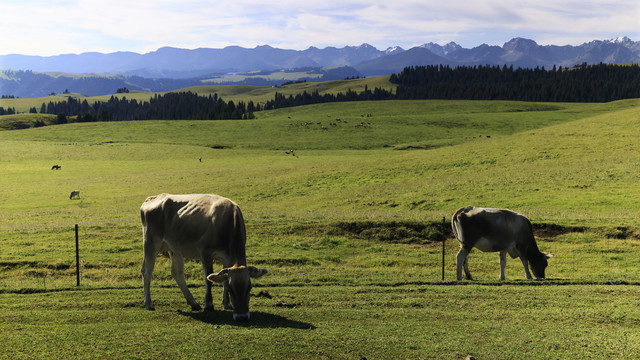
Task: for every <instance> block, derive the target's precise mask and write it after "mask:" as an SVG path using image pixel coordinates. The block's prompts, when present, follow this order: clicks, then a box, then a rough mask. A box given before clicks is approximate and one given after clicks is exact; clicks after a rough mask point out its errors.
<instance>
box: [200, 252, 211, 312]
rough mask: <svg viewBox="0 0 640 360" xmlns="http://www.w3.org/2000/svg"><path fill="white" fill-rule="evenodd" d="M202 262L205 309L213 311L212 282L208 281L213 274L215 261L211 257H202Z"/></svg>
mask: <svg viewBox="0 0 640 360" xmlns="http://www.w3.org/2000/svg"><path fill="white" fill-rule="evenodd" d="M200 259H201V261H202V268H203V270H204V284H205V293H204V309H205V310H213V296H211V286H212V284H211V281H209V280H207V277H208V276H209V275H211V274H212V273H213V259H212V258H211V257H208V256H205V255H202V256H201V257H200Z"/></svg>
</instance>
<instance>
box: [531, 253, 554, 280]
mask: <svg viewBox="0 0 640 360" xmlns="http://www.w3.org/2000/svg"><path fill="white" fill-rule="evenodd" d="M552 256H553V255H551V254H547V253H543V252H540V254H539V255H537V256H534V257H532V258H530V259H529V267H530V268H531V272H533V276H535V277H536V278H538V279H544V270H545V269H546V268H547V266H548V265H549V263H548V262H547V259H548V258H550V257H552Z"/></svg>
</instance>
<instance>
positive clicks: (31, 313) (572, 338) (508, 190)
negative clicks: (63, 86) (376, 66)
mask: <svg viewBox="0 0 640 360" xmlns="http://www.w3.org/2000/svg"><path fill="white" fill-rule="evenodd" d="M639 105H640V101H639V100H627V101H620V102H614V103H608V104H539V103H519V102H483V101H479V102H473V101H415V102H413V101H411V102H364V103H346V104H321V105H315V106H309V107H300V108H290V109H281V110H277V111H273V112H268V113H260V114H257V116H258V119H256V120H251V121H174V122H170V121H168V122H155V121H147V122H125V123H105V124H95V123H93V124H68V125H62V126H49V127H44V128H37V129H26V130H19V131H4V132H0V173H2V177H0V309H2V310H3V311H2V313H3V315H2V318H1V320H0V328H2V331H3V334H7V335H6V336H5V337H6V340H5V342H4V343H3V345H1V346H0V347H2V350H3V351H2V352H0V357H6V358H20V357H23V358H29V357H36V358H42V357H45V356H48V357H50V356H55V357H60V358H63V357H75V358H88V357H92V358H95V357H96V356H110V357H115V358H158V357H167V358H176V357H193V356H197V357H202V356H203V354H210V356H208V355H205V356H206V357H212V358H218V357H231V358H263V357H267V358H360V357H367V358H369V359H375V358H383V357H384V358H434V359H443V358H451V359H459V358H464V357H465V356H466V355H469V354H471V355H474V356H476V358H493V359H510V358H520V357H524V356H525V354H526V357H527V358H534V359H535V358H539V359H548V358H577V357H581V358H584V357H587V358H611V357H622V358H634V357H637V356H638V354H640V349H638V345H637V344H638V340H639V339H638V335H637V334H638V333H639V332H638V325H639V321H640V312H639V311H638V306H637V305H638V301H637V299H638V292H639V291H640V288H638V286H637V285H638V284H639V282H638V281H639V279H640V266H639V265H640V264H639V262H640V260H639V259H640V242H639V241H638V234H639V232H638V228H639V225H640V224H639V223H638V219H640V206H638V205H637V201H636V199H637V195H638V189H637V179H638V172H639V170H638V164H640V154H638V152H637V146H636V144H637V141H636V139H637V138H638V136H640V127H638V123H639V122H640V114H639V113H638V111H637V110H638V106H639ZM337 119H340V122H339V123H338V121H337ZM307 123H310V124H308V125H305V124H307ZM318 123H321V124H318ZM330 123H334V124H337V125H329V124H330ZM363 123H364V125H363ZM358 125H360V126H358ZM323 127H325V128H326V130H325V129H323ZM290 149H294V150H295V153H296V154H297V155H298V157H294V156H292V155H290V154H285V151H288V150H290ZM199 158H202V162H200V161H199V160H198V159H199ZM53 164H60V165H61V166H62V169H61V170H58V171H53V170H50V168H51V165H53ZM75 189H79V190H81V200H73V201H72V200H69V199H68V196H69V192H70V191H71V190H75ZM160 192H174V193H190V192H195V193H198V192H213V193H218V194H221V195H225V196H228V197H230V198H232V199H234V200H235V201H237V202H238V203H239V204H240V206H241V207H242V209H243V212H244V214H245V218H246V220H247V227H248V249H247V252H248V256H249V262H250V263H252V264H255V265H257V266H261V267H267V268H269V269H270V273H269V274H268V275H267V276H265V277H264V278H262V279H259V280H257V281H256V282H255V285H256V288H255V289H254V290H253V294H254V295H257V294H258V292H259V291H261V290H262V291H266V292H268V293H269V294H271V295H272V297H273V298H272V299H268V298H264V297H254V298H253V299H252V312H253V313H254V318H253V321H252V322H251V323H249V324H247V325H238V324H235V323H233V322H232V321H231V320H230V319H231V315H230V313H229V312H222V311H216V312H214V313H212V314H205V313H194V312H191V311H189V310H188V306H187V305H186V303H185V302H184V300H183V298H182V295H181V294H180V292H179V290H178V289H177V287H176V286H175V284H174V282H173V280H172V279H171V278H170V270H169V265H168V263H167V261H166V260H163V259H160V260H159V261H158V264H157V266H156V271H155V273H154V276H155V279H154V282H153V284H152V294H153V296H154V298H155V300H156V307H157V309H158V310H157V311H156V312H155V313H150V312H147V311H145V310H144V309H143V306H142V289H141V279H140V275H139V267H140V263H141V253H142V250H141V239H140V237H141V236H140V234H141V231H140V225H139V215H138V208H139V206H140V204H141V203H142V201H143V200H144V199H145V198H146V196H148V195H151V194H156V193H160ZM469 204H474V205H478V206H499V207H508V208H512V209H514V210H517V211H520V212H522V213H524V214H525V215H527V216H528V217H529V218H530V219H531V220H532V222H533V223H534V224H536V225H537V226H538V227H539V231H538V239H539V240H538V244H539V246H540V248H541V249H542V250H543V251H549V252H552V253H554V254H555V257H554V258H553V259H551V260H550V266H549V268H548V271H547V272H548V276H549V279H548V280H545V281H526V280H524V274H523V271H522V268H521V265H520V264H519V261H517V260H511V259H510V260H508V265H507V279H509V281H508V282H506V283H502V284H500V283H498V282H497V281H496V279H497V277H498V271H499V267H498V256H497V254H484V253H480V252H473V253H472V254H471V256H470V267H471V272H472V273H473V275H474V277H475V278H476V279H478V281H476V282H473V283H469V282H463V284H461V285H459V284H453V283H451V281H452V280H453V279H454V278H455V264H454V262H455V253H456V251H457V246H456V244H455V243H454V241H453V240H451V239H449V240H448V241H447V242H446V250H447V255H446V265H445V275H446V282H444V283H442V282H441V281H440V271H441V268H440V266H441V265H440V261H441V243H439V242H435V241H433V240H435V239H438V238H439V236H441V229H440V228H439V225H438V224H440V222H441V221H442V217H443V216H445V217H446V218H447V221H448V218H449V217H450V215H451V214H452V213H453V211H455V209H457V208H458V207H460V206H465V205H469ZM75 223H79V224H80V238H81V256H82V261H81V266H82V282H83V285H82V287H81V288H80V289H75V286H74V285H75V277H74V266H75V262H74V260H73V256H74V252H73V239H74V238H73V236H74V235H73V225H74V224H75ZM545 224H553V225H554V226H551V225H545ZM418 225H422V227H420V226H418ZM445 235H447V234H446V233H445ZM186 271H187V274H188V276H189V279H188V282H189V284H191V286H192V287H193V289H192V291H193V292H194V295H195V296H196V297H197V298H201V297H202V294H203V287H202V284H201V283H202V280H201V279H200V278H201V269H200V266H199V264H198V263H195V262H192V263H189V264H188V267H187V270H186ZM215 296H219V292H218V295H215ZM277 301H282V302H285V303H288V304H290V305H291V306H293V307H292V308H289V307H281V306H277V304H278V303H277ZM141 329H142V330H141ZM209 335H212V336H209ZM72 339H77V340H72ZM36 345H37V346H36Z"/></svg>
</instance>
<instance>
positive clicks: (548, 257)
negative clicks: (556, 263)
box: [542, 252, 553, 259]
mask: <svg viewBox="0 0 640 360" xmlns="http://www.w3.org/2000/svg"><path fill="white" fill-rule="evenodd" d="M542 254H543V255H544V257H546V258H547V259H550V258H552V257H553V254H549V253H546V252H543V253H542Z"/></svg>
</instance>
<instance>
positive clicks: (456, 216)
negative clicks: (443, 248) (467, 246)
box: [451, 206, 473, 241]
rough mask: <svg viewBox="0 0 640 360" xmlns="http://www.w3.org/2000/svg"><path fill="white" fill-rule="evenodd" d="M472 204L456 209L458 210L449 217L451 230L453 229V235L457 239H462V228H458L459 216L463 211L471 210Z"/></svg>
mask: <svg viewBox="0 0 640 360" xmlns="http://www.w3.org/2000/svg"><path fill="white" fill-rule="evenodd" d="M472 208H473V207H472V206H467V207H463V208H460V209H458V211H456V212H455V214H453V216H452V217H451V230H452V231H453V235H454V236H455V237H456V239H458V241H462V229H461V228H460V217H461V215H462V214H463V213H465V212H467V211H469V210H471V209H472Z"/></svg>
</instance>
